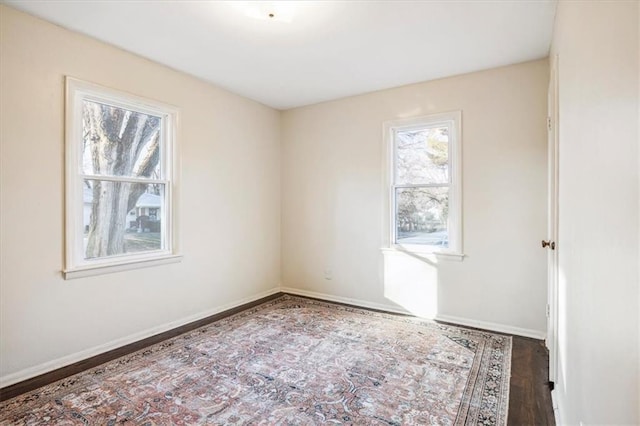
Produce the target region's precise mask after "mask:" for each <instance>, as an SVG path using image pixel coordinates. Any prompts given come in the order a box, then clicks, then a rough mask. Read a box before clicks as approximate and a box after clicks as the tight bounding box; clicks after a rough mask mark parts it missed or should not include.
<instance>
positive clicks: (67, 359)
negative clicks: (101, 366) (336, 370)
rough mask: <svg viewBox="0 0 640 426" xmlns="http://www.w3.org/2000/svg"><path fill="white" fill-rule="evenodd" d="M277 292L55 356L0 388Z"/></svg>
mask: <svg viewBox="0 0 640 426" xmlns="http://www.w3.org/2000/svg"><path fill="white" fill-rule="evenodd" d="M279 292H280V287H274V288H272V289H270V290H267V291H263V292H261V293H258V294H255V295H253V296H250V297H245V298H243V299H240V300H236V301H233V302H231V303H227V304H226V305H222V306H218V307H216V308H213V309H209V310H206V311H203V312H199V313H197V314H194V315H190V316H188V317H186V318H181V319H179V320H176V321H172V322H169V323H166V324H162V325H159V326H157V327H153V328H149V329H147V330H144V331H141V332H139V333H134V334H131V335H129V336H126V337H122V338H120V339H116V340H112V341H110V342H108V343H105V344H103V345H98V346H94V347H92V348H89V349H86V350H83V351H80V352H76V353H73V354H69V355H65V356H63V357H61V358H57V359H54V360H52V361H47V362H45V363H42V364H39V365H35V366H33V367H29V368H25V369H23V370H20V371H17V372H15V373H11V374H7V375H6V376H2V377H0V388H3V387H6V386H10V385H13V384H15V383H18V382H21V381H23V380H27V379H30V378H32V377H36V376H39V375H40V374H44V373H48V372H50V371H53V370H55V369H58V368H61V367H65V366H67V365H71V364H73V363H75V362H78V361H82V360H85V359H87V358H91V357H92V356H95V355H99V354H102V353H105V352H108V351H110V350H112V349H116V348H119V347H122V346H125V345H128V344H130V343H134V342H137V341H139V340H142V339H146V338H147V337H151V336H155V335H156V334H159V333H163V332H165V331H168V330H172V329H174V328H176V327H180V326H182V325H185V324H189V323H190V322H193V321H198V320H200V319H203V318H206V317H209V316H211V315H215V314H219V313H220V312H224V311H227V310H229V309H233V308H236V307H238V306H241V305H244V304H245V303H251V302H253V301H256V300H259V299H262V298H263V297H267V296H271V295H272V294H275V293H279Z"/></svg>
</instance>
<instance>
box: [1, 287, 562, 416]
mask: <svg viewBox="0 0 640 426" xmlns="http://www.w3.org/2000/svg"><path fill="white" fill-rule="evenodd" d="M281 295H282V293H278V294H274V295H271V296H268V297H266V298H264V299H260V300H257V301H255V302H251V303H248V304H246V305H243V306H239V307H237V308H234V309H231V310H229V311H226V312H221V313H219V314H216V315H212V316H211V317H208V318H204V319H202V320H199V321H195V322H193V323H190V324H186V325H183V326H181V327H178V328H176V329H173V330H169V331H167V332H164V333H161V334H159V335H156V336H153V337H149V338H147V339H144V340H141V341H139V342H135V343H132V344H130V345H127V346H124V347H121V348H118V349H114V350H112V351H109V352H106V353H103V354H100V355H96V356H94V357H92V358H89V359H87V360H84V361H80V362H78V363H75V364H72V365H70V366H67V367H63V368H60V369H58V370H54V371H52V372H50V373H46V374H43V375H41V376H38V377H34V378H33V379H29V380H25V381H24V382H20V383H17V384H15V385H12V386H8V387H6V388H3V389H0V401H3V400H6V399H9V398H13V397H14V396H17V395H20V394H22V393H25V392H30V391H32V390H34V389H37V388H38V387H40V386H44V385H46V384H49V383H53V382H55V381H57V380H60V379H62V378H65V377H69V376H71V375H73V374H77V373H79V372H81V371H84V370H87V369H90V368H93V367H96V366H98V365H100V364H103V363H105V362H108V361H111V360H113V359H115V358H118V357H120V356H124V355H126V354H129V353H132V352H135V351H138V350H140V349H143V348H145V347H147V346H151V345H153V344H156V343H159V342H161V341H163V340H166V339H169V338H171V337H174V336H177V335H179V334H182V333H186V332H188V331H190V330H194V329H196V328H198V327H202V326H203V325H206V324H209V323H211V322H213V321H216V320H219V319H221V318H224V317H226V316H229V315H233V314H235V313H237V312H240V311H241V310H243V309H248V308H250V307H253V306H255V305H258V304H260V303H263V302H266V301H267V300H270V299H274V298H276V297H279V296H281ZM548 365H549V356H548V352H547V349H546V348H545V346H544V342H543V341H541V340H535V339H528V338H525V337H517V336H514V337H513V351H512V361H511V386H510V388H509V392H510V393H509V417H508V424H509V425H510V426H528V425H555V421H554V417H553V408H552V404H551V392H550V389H549V385H548Z"/></svg>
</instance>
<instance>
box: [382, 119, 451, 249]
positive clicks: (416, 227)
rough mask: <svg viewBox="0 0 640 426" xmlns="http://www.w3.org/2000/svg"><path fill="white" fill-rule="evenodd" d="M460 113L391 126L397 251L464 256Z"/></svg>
mask: <svg viewBox="0 0 640 426" xmlns="http://www.w3.org/2000/svg"><path fill="white" fill-rule="evenodd" d="M460 121H461V114H460V112H453V113H445V114H437V115H430V116H426V117H419V118H411V119H406V120H397V121H391V122H387V123H385V143H386V150H387V154H388V160H389V161H388V172H389V179H388V188H387V189H388V191H389V209H390V216H389V217H390V221H389V226H388V227H386V228H387V230H388V231H387V232H389V236H388V237H387V238H388V239H389V242H390V246H392V247H402V248H404V249H407V250H410V251H419V252H428V253H440V254H443V255H446V254H449V255H457V256H462V233H461V225H462V221H461V216H462V212H461V190H460V185H461V170H460V158H461V147H460V136H461V131H460Z"/></svg>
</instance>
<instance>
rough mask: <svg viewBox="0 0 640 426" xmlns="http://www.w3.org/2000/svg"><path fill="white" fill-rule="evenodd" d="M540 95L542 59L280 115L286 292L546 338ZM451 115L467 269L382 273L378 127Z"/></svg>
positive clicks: (412, 266) (399, 264) (405, 268)
mask: <svg viewBox="0 0 640 426" xmlns="http://www.w3.org/2000/svg"><path fill="white" fill-rule="evenodd" d="M547 82H548V63H547V61H546V60H539V61H534V62H528V63H523V64H519V65H513V66H508V67H503V68H497V69H493V70H489V71H483V72H477V73H473V74H467V75H462V76H458V77H452V78H447V79H443V80H437V81H431V82H426V83H421V84H415V85H410V86H405V87H400V88H396V89H391V90H385V91H381V92H376V93H371V94H366V95H362V96H356V97H351V98H346V99H341V100H337V101H333V102H326V103H322V104H318V105H313V106H309V107H303V108H297V109H292V110H289V111H285V112H284V113H283V119H282V132H283V143H282V176H283V185H282V196H283V201H282V259H283V264H282V273H283V279H282V284H283V286H284V288H293V289H295V291H298V292H303V293H305V294H310V295H331V296H336V297H338V298H339V299H340V300H346V301H349V300H351V301H356V302H357V303H361V304H362V303H364V304H367V305H369V306H376V307H389V306H392V307H395V308H398V309H403V308H404V309H408V310H410V311H412V312H416V313H421V312H425V313H428V312H432V313H434V314H437V316H439V317H441V318H445V317H446V318H448V319H454V320H456V321H466V322H467V323H470V324H477V325H480V326H490V327H492V328H501V329H504V330H509V331H515V332H519V333H520V332H522V333H528V334H531V335H537V336H543V335H544V332H545V329H546V320H545V306H546V285H547V284H546V253H545V251H544V250H542V249H541V248H540V240H541V239H542V238H543V237H544V236H545V235H546V203H547V200H546V149H547V148H546V146H547V145H546V143H547V142H546V128H545V127H546V126H545V120H546V109H547V107H546V94H547ZM454 110H462V134H463V138H462V139H463V140H462V151H463V161H462V163H463V189H462V191H463V204H464V210H463V227H464V231H463V234H464V235H463V239H464V253H465V254H466V255H467V257H466V258H465V259H464V261H463V262H455V261H446V260H441V261H439V262H437V263H433V262H431V263H430V262H422V261H419V260H415V259H412V258H410V257H407V256H405V255H402V256H400V258H398V256H393V255H389V256H386V257H387V259H386V265H383V255H382V253H381V250H380V249H381V247H382V239H383V230H382V221H383V217H384V215H385V214H386V212H385V211H384V208H383V205H384V194H385V191H384V190H383V185H382V182H383V170H384V166H383V161H382V154H383V149H382V146H383V145H382V125H383V122H384V121H387V120H394V119H398V118H404V117H413V116H420V115H427V114H431V113H439V112H446V111H454ZM385 266H386V267H385ZM327 270H329V271H331V275H332V277H331V279H326V278H325V271H327ZM390 276H392V277H395V279H392V278H390ZM391 281H393V283H392V282H391ZM391 286H393V288H390V287H391Z"/></svg>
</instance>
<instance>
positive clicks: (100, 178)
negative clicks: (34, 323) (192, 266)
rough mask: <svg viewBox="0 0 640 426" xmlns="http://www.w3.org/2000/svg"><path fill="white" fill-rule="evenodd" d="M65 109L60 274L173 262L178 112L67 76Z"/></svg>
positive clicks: (89, 272) (174, 256)
mask: <svg viewBox="0 0 640 426" xmlns="http://www.w3.org/2000/svg"><path fill="white" fill-rule="evenodd" d="M66 108H67V109H66V115H67V123H66V125H67V128H66V138H67V142H66V161H67V164H66V180H67V181H66V195H67V206H66V224H67V229H66V237H67V253H66V254H67V260H66V269H65V276H66V277H67V278H73V277H75V276H83V275H90V274H95V273H101V272H110V271H113V270H120V269H123V268H125V267H132V266H134V267H135V266H148V265H150V264H153V263H165V262H167V261H175V260H176V259H177V258H178V256H177V253H176V241H175V240H176V234H175V218H174V216H175V206H174V203H175V189H176V179H175V176H176V170H175V165H176V164H177V161H176V160H177V159H176V150H175V140H174V139H175V125H176V116H177V112H176V110H175V109H173V108H172V107H169V106H167V105H163V104H160V103H158V102H154V101H149V100H146V99H141V98H138V97H134V96H132V95H127V94H123V93H120V92H116V91H113V90H110V89H106V88H103V87H100V86H97V85H94V84H90V83H86V82H82V81H79V80H75V79H71V78H67V105H66ZM125 265H126V266H125Z"/></svg>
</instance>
